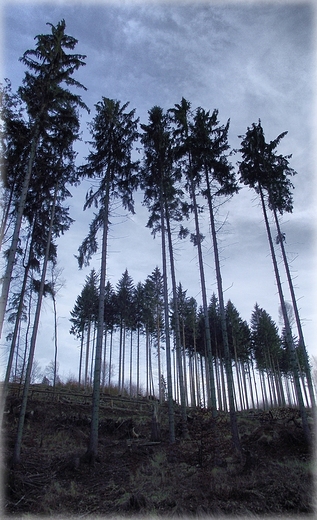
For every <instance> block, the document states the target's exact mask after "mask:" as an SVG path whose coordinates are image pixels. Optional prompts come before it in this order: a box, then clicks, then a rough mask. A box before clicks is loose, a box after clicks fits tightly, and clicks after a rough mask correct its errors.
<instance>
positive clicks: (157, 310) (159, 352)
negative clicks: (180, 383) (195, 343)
mask: <svg viewBox="0 0 317 520" xmlns="http://www.w3.org/2000/svg"><path fill="white" fill-rule="evenodd" d="M156 312H157V318H156V333H157V369H158V380H159V400H160V404H162V402H163V397H164V396H163V395H162V385H161V379H162V371H161V338H160V316H159V309H158V308H157V309H156Z"/></svg>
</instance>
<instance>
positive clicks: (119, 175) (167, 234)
mask: <svg viewBox="0 0 317 520" xmlns="http://www.w3.org/2000/svg"><path fill="white" fill-rule="evenodd" d="M48 25H49V26H50V29H51V33H50V34H42V35H38V36H36V38H35V40H36V47H35V49H32V50H27V51H26V52H25V53H24V55H23V57H22V58H21V61H22V62H23V64H24V65H25V66H26V68H27V71H26V72H25V77H24V79H23V81H22V85H21V87H19V89H18V91H17V92H16V93H13V92H12V90H11V86H10V82H9V81H7V82H6V84H5V85H4V86H3V87H2V106H1V110H2V127H1V144H2V172H3V176H2V180H3V182H2V193H3V197H2V200H3V210H4V211H3V218H2V225H1V240H2V250H3V255H4V256H3V258H4V269H3V272H4V274H3V284H2V294H1V307H0V327H1V330H2V326H3V322H4V319H5V318H6V319H7V321H6V330H5V331H6V334H7V341H8V345H9V353H8V359H7V370H6V376H5V382H4V392H3V394H4V399H5V396H6V391H7V386H8V383H9V381H10V379H12V378H14V379H15V380H17V379H20V380H21V381H23V400H22V407H21V414H20V419H19V424H18V431H17V441H16V446H15V450H14V460H15V461H16V462H17V461H18V460H19V454H20V447H21V439H22V431H23V424H24V416H25V410H26V403H27V396H28V390H29V386H30V383H31V374H32V368H33V361H34V353H35V347H36V341H37V334H38V326H39V322H40V315H41V308H42V301H43V297H45V296H50V297H51V298H52V300H53V303H54V319H55V338H56V341H55V358H54V360H53V365H54V369H53V382H52V383H53V386H55V385H56V383H57V363H58V361H57V360H58V345H57V329H58V323H57V314H56V296H57V293H58V287H59V283H60V282H59V279H58V276H56V264H57V258H58V252H57V244H56V240H57V239H58V237H59V236H60V235H61V234H64V233H67V231H68V229H69V228H70V226H71V224H72V218H71V216H70V213H69V208H68V207H67V206H66V205H65V203H66V200H67V198H68V197H69V196H70V192H69V188H70V186H78V185H79V184H80V183H81V182H82V180H83V179H88V180H89V181H90V182H91V188H90V189H89V190H88V192H87V195H86V201H85V203H84V210H89V209H91V208H94V211H95V212H94V214H93V218H92V220H91V222H90V225H89V230H88V234H87V236H86V238H85V239H84V240H83V242H82V244H81V245H79V248H78V255H77V259H78V266H79V268H82V267H83V266H88V265H89V263H90V261H91V259H92V257H93V256H94V255H95V254H96V253H97V252H98V254H99V255H100V270H99V272H98V273H96V272H95V271H94V270H93V271H92V272H91V274H90V276H89V277H88V278H87V279H86V283H85V286H84V289H83V291H82V293H81V294H80V295H79V296H78V298H77V300H76V302H75V305H74V308H73V311H72V313H71V315H72V318H71V323H72V325H71V333H72V334H74V335H75V336H76V337H77V338H78V340H79V343H80V347H79V372H78V385H84V386H86V387H89V386H91V387H92V396H93V403H92V421H91V435H90V441H89V447H88V451H87V457H88V458H89V460H90V461H92V462H93V461H94V459H95V457H96V455H97V442H98V413H99V399H100V390H101V388H104V387H106V386H108V387H109V388H110V387H112V386H113V385H114V386H116V388H117V391H118V392H119V393H124V392H125V393H127V394H130V395H138V394H139V393H142V392H143V393H145V394H146V395H149V396H156V397H157V398H158V399H159V401H160V402H162V401H164V400H167V401H168V413H169V428H170V429H169V432H170V442H171V443H173V442H175V428H174V416H173V403H174V400H176V401H177V402H179V403H180V405H181V410H182V420H183V435H184V437H186V435H187V426H186V408H187V407H188V406H202V407H209V408H211V410H212V413H213V416H214V417H215V416H216V415H217V412H218V410H225V411H228V412H229V414H230V421H231V429H232V440H233V444H234V446H235V448H237V449H238V450H239V449H240V444H239V434H238V430H237V425H236V417H235V412H236V410H237V409H241V408H250V407H252V408H255V407H260V406H261V407H265V408H269V407H274V406H286V405H291V406H298V407H299V408H300V411H301V418H302V424H303V428H304V432H305V436H306V438H307V440H308V441H309V438H310V431H309V427H308V424H307V417H306V412H305V408H306V407H308V406H312V405H314V402H315V397H314V388H313V384H312V378H311V373H310V365H309V360H308V356H307V351H306V347H305V342H304V337H303V333H302V329H301V323H300V318H299V315H298V309H297V303H296V297H295V293H294V289H293V285H292V279H291V276H290V275H289V270H288V261H287V255H286V252H285V249H284V240H285V235H284V234H283V232H282V230H281V229H280V224H279V215H281V214H283V213H284V212H288V213H289V212H291V211H292V209H293V194H292V190H293V185H292V182H291V180H290V179H291V177H292V176H293V175H295V173H296V172H295V171H294V170H293V169H292V168H291V167H290V164H289V160H290V159H291V156H290V155H288V156H283V155H280V154H278V152H277V147H278V145H279V143H280V141H281V139H283V138H284V137H285V136H286V134H287V132H284V133H283V134H280V135H279V136H278V137H277V138H276V139H275V140H274V141H270V142H266V140H265V136H264V131H263V128H262V126H261V121H260V120H259V121H258V123H256V124H255V123H253V124H252V125H251V126H250V127H249V128H247V131H246V134H245V135H243V136H240V138H241V148H240V149H239V150H231V149H230V145H229V142H228V130H229V126H230V121H229V120H228V121H227V122H226V123H225V124H221V123H220V122H219V119H218V110H216V109H214V110H213V111H210V110H205V109H203V108H201V107H198V108H195V109H193V108H192V107H191V104H190V102H189V101H187V100H185V99H184V98H182V99H181V102H180V103H179V104H175V105H174V107H171V108H170V109H168V110H166V111H165V110H164V109H163V108H161V107H159V106H154V107H152V108H151V109H150V110H149V112H148V121H147V124H145V123H140V121H139V118H138V117H137V115H136V110H135V109H130V108H129V103H128V102H125V103H123V104H122V103H121V102H120V101H118V100H114V99H109V98H107V97H102V99H101V100H100V101H98V102H97V103H96V105H95V107H94V114H95V115H94V116H93V117H92V118H91V121H90V122H89V124H88V128H89V131H90V139H91V140H90V142H89V143H88V144H87V157H86V158H85V160H84V161H83V164H81V165H80V166H79V167H78V166H76V164H75V162H76V153H75V151H74V144H75V143H76V142H78V140H79V139H80V123H79V118H80V115H81V114H82V113H83V111H86V112H87V111H89V109H88V107H87V106H86V105H85V103H84V101H83V100H82V98H81V96H80V95H79V94H77V91H78V89H82V90H85V87H84V86H83V85H81V84H80V83H79V82H78V81H76V79H75V77H74V75H75V73H76V71H77V70H78V69H79V68H80V67H82V66H84V65H85V61H84V60H85V59H86V56H82V55H78V54H70V53H69V51H72V50H73V49H74V48H75V47H76V44H77V40H76V39H75V38H73V37H71V36H68V35H66V33H65V29H66V24H65V21H64V20H62V21H61V22H60V23H59V24H57V26H56V27H55V26H53V25H50V24H48ZM136 151H137V152H138V154H136ZM234 155H236V156H237V158H239V161H237V160H236V167H234V165H233V163H232V161H233V158H234ZM136 157H139V159H137V160H136ZM243 184H244V185H246V186H248V187H250V188H252V189H254V192H255V194H256V196H257V197H258V199H259V202H260V205H261V208H262V212H263V216H264V221H265V229H266V233H267V237H268V244H269V250H270V254H271V258H272V262H273V267H274V274H275V278H276V284H277V287H278V297H279V303H280V308H281V315H282V319H283V332H282V334H281V335H279V332H278V328H277V326H276V324H275V323H274V322H273V320H272V319H271V317H270V316H269V315H268V313H267V312H266V311H265V310H264V309H262V308H260V307H259V306H258V305H257V304H256V305H255V307H254V311H253V313H252V316H251V321H250V325H249V324H248V323H246V322H245V321H243V320H242V319H241V318H240V316H239V312H238V310H237V309H236V308H235V307H234V304H233V303H232V302H231V301H228V302H225V301H224V295H223V282H222V274H221V268H220V261H219V251H218V231H217V227H216V224H215V218H216V213H217V208H218V206H219V204H221V203H222V201H223V200H227V199H228V198H231V197H235V196H237V197H238V196H239V191H240V189H241V187H242V185H243ZM136 190H140V191H141V193H142V194H143V205H144V206H145V207H146V208H147V209H148V222H147V227H148V228H149V229H150V230H151V233H152V234H153V235H154V236H155V237H156V236H157V237H158V238H159V240H160V242H161V260H160V262H159V259H158V262H157V263H158V264H160V266H161V267H156V268H155V269H154V271H153V272H152V274H151V275H148V277H147V278H146V280H145V281H144V282H143V283H141V282H138V283H137V285H134V282H133V280H132V279H131V278H130V277H129V274H128V270H126V272H125V273H124V274H123V275H122V278H121V280H119V281H118V283H117V286H116V287H115V288H114V287H112V286H111V284H110V283H109V281H108V280H107V258H108V239H109V230H110V229H111V218H112V215H113V211H114V208H117V207H118V204H120V205H122V207H123V209H124V210H125V211H127V212H130V213H132V214H133V213H134V211H135V208H134V194H135V192H136ZM269 212H270V213H272V215H273V216H274V219H275V225H276V230H275V231H272V230H271V225H270V223H269V220H268V213H269ZM189 218H192V219H193V222H194V229H192V230H190V229H189V228H188V227H187V223H188V220H189ZM202 218H204V219H207V221H208V222H209V224H210V230H211V236H212V244H213V253H214V263H215V272H216V287H217V290H216V293H215V294H214V295H213V296H212V298H211V300H210V301H208V300H207V293H206V287H207V285H208V284H210V283H211V282H210V280H206V274H205V269H204V258H203V257H204V251H203V248H202V243H203V240H204V236H203V234H202V233H201V221H202ZM272 233H275V234H276V235H277V239H276V241H275V242H276V243H275V244H274V238H273V236H272ZM176 238H177V239H183V240H188V239H190V240H191V242H192V243H193V245H194V246H195V248H196V249H197V258H198V267H199V274H198V276H199V280H200V287H201V294H202V305H200V304H198V303H197V302H196V301H195V299H194V298H192V297H190V296H187V291H186V289H183V287H182V285H181V283H180V281H178V280H177V279H176V269H175V263H176V260H175V249H174V248H175V246H174V241H175V239H176ZM277 247H278V248H280V249H281V254H282V256H283V265H282V268H283V269H284V268H285V270H286V272H287V275H288V285H289V289H290V293H291V298H292V309H293V310H294V316H295V323H296V329H297V330H296V331H293V328H295V327H293V325H294V324H293V323H290V317H291V316H290V308H289V307H287V306H286V302H285V296H284V292H283V291H285V289H284V288H283V287H282V285H281V282H280V269H281V267H280V266H278V263H277V260H276V248H277ZM54 269H55V273H54ZM66 282H67V280H66ZM213 282H214V280H213V281H212V283H213ZM185 283H186V281H185ZM251 305H254V302H252V303H251ZM46 382H47V381H46Z"/></svg>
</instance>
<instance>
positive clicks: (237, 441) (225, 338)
mask: <svg viewBox="0 0 317 520" xmlns="http://www.w3.org/2000/svg"><path fill="white" fill-rule="evenodd" d="M206 182H207V199H208V207H209V216H210V225H211V235H212V242H213V248H214V257H215V268H216V277H217V288H218V300H219V311H220V320H221V331H222V339H223V346H224V355H225V365H226V373H227V384H228V397H229V414H230V424H231V433H232V442H233V445H234V447H235V448H236V450H237V451H238V452H240V451H241V446H240V439H239V432H238V424H237V417H236V412H235V406H234V388H233V373H232V364H231V359H230V351H229V342H228V332H227V324H226V312H225V305H224V300H223V288H222V279H221V271H220V261H219V253H218V243H217V233H216V226H215V219H214V211H213V207H212V200H211V191H210V185H209V176H208V173H207V172H206Z"/></svg>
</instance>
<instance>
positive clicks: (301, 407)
mask: <svg viewBox="0 0 317 520" xmlns="http://www.w3.org/2000/svg"><path fill="white" fill-rule="evenodd" d="M258 188H259V193H260V198H261V203H262V210H263V215H264V220H265V226H266V232H267V236H268V241H269V245H270V250H271V256H272V261H273V266H274V273H275V278H276V283H277V287H278V293H279V297H280V303H281V308H282V314H283V319H284V325H285V332H286V341H287V345H288V350H289V356H290V362H291V366H292V371H293V376H294V383H295V389H296V394H297V401H298V405H299V410H300V415H301V419H302V424H303V431H304V436H305V438H306V440H307V442H308V443H310V442H311V434H310V430H309V426H308V421H307V413H306V410H305V406H304V401H303V395H302V391H301V387H300V380H299V375H298V369H297V366H296V359H295V347H294V342H293V337H292V331H291V327H290V324H289V320H288V315H287V309H286V305H285V300H284V295H283V291H282V284H281V280H280V275H279V271H278V265H277V261H276V256H275V251H274V246H273V240H272V235H271V230H270V226H269V221H268V217H267V212H266V207H265V201H264V195H263V191H262V187H261V185H260V184H259V185H258Z"/></svg>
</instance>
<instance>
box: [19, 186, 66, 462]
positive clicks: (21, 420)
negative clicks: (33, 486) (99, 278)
mask: <svg viewBox="0 0 317 520" xmlns="http://www.w3.org/2000/svg"><path fill="white" fill-rule="evenodd" d="M56 200H57V185H56V187H55V191H54V199H53V203H52V211H51V218H50V226H49V232H48V237H47V246H46V251H45V257H44V260H43V266H42V275H41V282H40V288H39V294H38V299H37V306H36V311H35V316H34V324H33V332H32V337H31V343H30V351H29V359H28V364H27V369H26V375H25V383H24V389H23V395H22V403H21V410H20V416H19V422H18V429H17V436H16V441H15V446H14V452H13V459H12V462H13V465H15V464H18V463H19V461H20V454H21V444H22V435H23V426H24V419H25V413H26V406H27V400H28V392H29V387H30V382H31V371H32V365H33V359H34V351H35V345H36V338H37V332H38V326H39V321H40V314H41V307H42V299H43V293H44V285H45V277H46V271H47V265H48V259H49V252H50V245H51V239H52V233H53V222H54V217H55V208H56Z"/></svg>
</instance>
